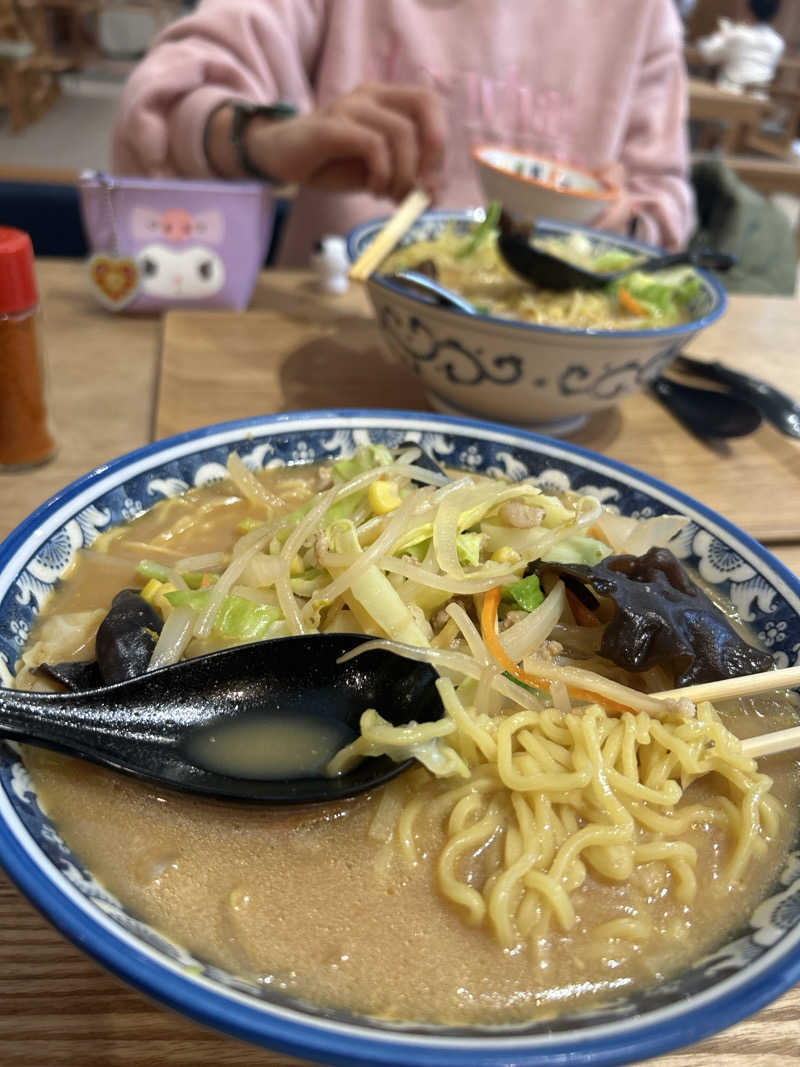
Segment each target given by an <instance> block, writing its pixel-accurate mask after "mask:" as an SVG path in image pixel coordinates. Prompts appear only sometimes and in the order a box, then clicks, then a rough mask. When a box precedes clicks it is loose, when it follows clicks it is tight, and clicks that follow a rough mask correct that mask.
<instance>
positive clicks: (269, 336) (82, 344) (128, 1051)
mask: <svg viewBox="0 0 800 1067" xmlns="http://www.w3.org/2000/svg"><path fill="white" fill-rule="evenodd" d="M38 271H39V281H40V285H41V288H42V290H43V300H44V305H45V308H46V312H47V331H46V341H47V344H48V351H49V364H50V371H51V374H50V385H51V390H50V400H51V410H52V412H53V417H54V423H55V427H56V433H57V436H58V441H59V453H58V456H57V457H56V459H55V460H54V461H53V462H52V463H50V464H48V465H47V466H44V467H41V468H39V469H37V470H34V471H30V472H27V473H25V474H24V475H0V536H4V535H5V534H7V533H8V532H9V531H10V530H11V529H12V528H13V527H14V526H15V525H16V524H17V523H18V522H19V521H20V520H21V519H22V518H23V517H24V516H25V515H27V514H28V513H29V512H30V511H31V510H32V509H33V508H34V507H35V506H36V505H37V504H39V503H40V502H41V501H43V500H44V499H45V498H46V497H47V496H49V495H50V494H51V493H52V492H54V491H56V490H57V489H58V488H60V487H61V486H63V485H64V484H65V483H66V482H68V481H69V480H71V479H72V478H75V477H77V476H79V475H80V474H82V473H84V472H85V471H86V470H89V469H90V468H92V467H94V466H96V465H98V464H99V463H102V462H105V461H106V460H108V459H110V458H112V457H113V456H116V455H118V454H120V453H122V452H124V451H127V450H128V449H130V448H134V447H137V446H138V445H141V444H144V443H145V442H146V441H147V440H148V439H149V438H150V436H151V433H155V434H156V435H158V436H161V435H162V434H163V433H169V432H173V431H174V430H177V429H183V428H185V427H186V425H187V422H186V420H189V421H188V425H196V424H197V422H196V421H193V420H197V419H199V420H200V421H202V422H211V421H219V420H221V419H225V418H230V417H238V416H243V415H247V414H260V413H264V412H265V411H267V410H270V409H269V408H268V407H267V406H266V404H267V401H268V400H269V399H270V398H272V400H273V402H274V403H281V404H284V405H286V408H285V409H286V410H288V409H290V408H294V409H297V408H303V407H314V406H334V405H351V404H365V403H370V404H373V403H374V404H375V405H376V406H384V407H390V406H391V407H402V406H408V407H421V406H422V405H423V403H424V400H423V397H422V394H421V392H420V389H419V383H418V382H417V381H416V380H415V379H414V378H412V377H411V376H410V375H407V374H406V373H405V372H404V371H402V369H401V368H398V367H394V366H392V365H391V364H387V362H386V357H385V356H384V355H383V354H382V350H381V348H380V346H379V344H378V343H377V341H376V340H375V335H374V332H373V330H372V327H371V325H370V322H369V318H368V313H367V309H366V304H365V302H364V297H363V293H362V292H361V291H359V290H351V292H350V293H348V294H347V296H346V297H345V298H343V299H342V300H338V301H337V298H321V297H320V296H319V295H318V294H316V293H315V292H314V290H313V288H312V287H311V286H310V284H309V283H308V280H307V278H305V277H304V276H302V275H290V274H286V273H276V274H270V275H269V276H265V277H264V278H263V279H262V281H261V283H260V285H259V289H258V291H257V293H256V298H255V301H254V306H255V307H256V308H257V309H259V310H260V311H278V312H279V313H280V315H279V318H278V319H275V318H273V317H272V316H268V317H259V316H250V315H247V316H245V315H240V316H231V317H228V316H224V319H225V320H227V321H228V328H227V331H223V332H222V333H220V332H219V331H218V330H216V329H215V328H211V327H210V326H209V324H208V323H205V322H204V323H203V324H202V328H201V326H200V323H199V320H196V322H195V325H192V323H191V322H188V321H184V322H181V323H177V325H178V326H180V329H178V331H177V333H176V323H175V320H174V319H170V320H169V321H168V323H167V328H166V330H165V333H164V350H163V355H164V356H165V359H164V362H163V364H162V367H161V375H160V378H159V376H158V362H159V361H158V338H159V325H158V323H157V322H156V321H155V320H152V319H133V318H127V317H126V318H121V317H116V318H115V317H112V316H110V315H107V314H106V313H105V312H102V311H100V310H98V309H97V308H96V307H95V305H93V304H92V303H91V300H90V298H89V296H88V295H85V294H84V287H83V277H82V272H81V270H80V266H79V265H78V264H74V263H59V262H57V261H45V262H42V263H40V264H39V265H38ZM731 304H732V306H731V309H730V313H729V315H728V316H727V321H728V322H729V324H730V330H729V331H725V332H722V333H721V332H720V330H721V327H722V323H720V326H719V328H717V327H715V328H714V330H713V331H712V330H709V331H708V332H707V334H705V335H703V336H702V337H701V338H700V339H699V340H698V342H697V343H696V345H695V346H694V351H695V352H696V354H698V355H708V356H721V357H723V358H725V360H726V361H727V362H730V363H736V364H737V365H739V364H741V365H742V366H747V367H748V368H749V369H751V370H752V371H756V372H758V373H762V374H764V375H765V376H766V375H771V376H776V377H777V376H780V378H781V379H783V375H784V374H785V373H787V372H788V374H789V377H790V379H791V381H792V382H793V383H795V384H793V385H792V387H793V388H794V391H795V392H796V393H797V394H800V381H798V379H797V377H794V378H792V377H791V375H792V374H794V375H795V376H796V375H797V370H796V368H794V367H793V366H792V365H791V364H792V357H793V355H794V352H795V350H796V345H797V341H796V338H797V336H798V326H800V305H796V304H792V303H791V302H789V301H773V300H764V301H762V300H760V299H758V298H736V300H734V301H732V302H731ZM184 319H187V317H186V316H184ZM298 319H301V320H307V321H306V322H305V323H304V324H303V325H302V326H300V325H298V322H297V321H296V320H298ZM234 320H235V322H234ZM291 320H294V321H291ZM219 321H220V322H222V321H223V318H220V319H219ZM723 321H725V320H723ZM277 323H280V330H277V331H276V329H275V327H276V324H277ZM187 339H191V341H192V344H193V345H194V352H195V358H194V360H192V359H188V358H187V351H186V347H185V343H186V341H187ZM176 353H177V355H176ZM331 365H334V366H335V367H336V368H337V369H338V370H339V371H340V373H339V374H338V375H337V376H336V377H335V378H334V380H333V382H331V378H330V375H329V369H330V367H331ZM783 385H784V387H785V388H789V385H788V384H787V381H786V379H783ZM203 396H205V400H203V399H202V398H203ZM364 396H368V397H370V399H369V400H366V399H358V398H359V397H364ZM350 397H353V399H349V398H350ZM372 398H374V399H372ZM640 399H641V398H640ZM642 402H643V403H645V401H644V400H642ZM271 410H276V408H275V407H273V408H272V409H271ZM644 412H645V414H641V415H640V414H639V412H638V411H637V410H635V409H634V406H633V405H631V407H630V411H629V410H628V405H624V406H623V409H622V411H621V412H620V414H619V421H618V422H617V423H613V422H612V423H611V424H610V425H606V426H605V427H604V426H602V425H601V426H599V427H589V428H587V430H585V431H584V433H586V434H589V435H590V436H591V435H594V438H595V441H596V442H598V443H595V445H594V446H593V447H599V448H601V449H602V450H603V451H607V452H608V453H609V454H612V455H620V458H625V459H628V460H629V461H630V462H634V463H635V464H636V465H637V466H640V467H643V466H647V464H648V463H650V464H655V463H661V464H663V465H664V469H669V470H677V469H678V468H679V466H680V465H682V464H683V465H685V464H686V463H687V462H689V461H691V462H692V463H698V462H700V461H701V460H702V459H704V455H703V453H702V452H700V453H699V452H697V451H695V450H694V447H695V443H694V442H692V444H691V447H690V446H689V445H687V444H686V443H685V442H681V441H680V440H679V438H678V437H676V436H674V435H673V432H672V431H673V428H672V427H667V426H665V425H664V424H663V423H662V424H661V426H662V429H661V431H660V432H659V433H655V432H654V430H653V427H652V426H651V425H650V423H651V420H652V419H655V418H656V416H657V415H658V414H659V409H657V408H656V406H655V405H654V404H653V405H651V407H650V408H648V407H645V408H644ZM637 427H638V428H639V429H641V430H644V431H646V432H647V435H648V436H646V437H644V438H642V439H640V440H639V441H638V443H634V444H631V443H630V442H629V440H628V437H629V435H630V434H632V433H636V432H638V431H637ZM604 435H605V436H604ZM603 441H608V444H609V447H608V448H605V447H604V446H603ZM587 443H588V442H587ZM659 444H662V445H664V452H665V454H661V455H659V456H654V455H652V454H650V453H649V452H648V451H647V450H648V449H655V448H656V447H657V446H658V445H659ZM745 446H748V449H747V450H748V452H749V453H750V457H751V458H750V461H749V465H748V467H747V469H748V471H749V472H750V473H749V474H748V475H747V479H745V477H744V476H743V474H742V469H743V468H742V462H743V460H742V455H741V454H740V452H739V449H740V448H745ZM615 449H616V450H617V451H615ZM797 452H798V449H797V446H796V445H794V444H793V443H787V442H785V441H783V440H782V439H778V438H777V435H775V434H773V433H772V432H771V431H766V430H762V431H760V432H759V434H758V435H756V436H755V437H753V438H750V439H748V440H746V441H742V442H737V443H736V449H735V450H733V451H731V453H729V454H728V455H724V454H723V455H718V454H714V455H713V456H712V457H710V458H709V459H708V461H707V463H705V464H701V466H703V468H704V470H706V473H705V474H704V475H703V477H704V478H705V479H706V482H705V488H704V489H703V491H704V492H708V493H713V490H714V486H715V485H716V484H717V483H718V482H719V483H720V486H721V487H720V488H719V496H720V499H722V501H723V502H722V504H721V505H717V504H712V506H715V507H716V506H719V507H720V510H722V511H723V512H725V513H726V514H728V515H729V516H732V512H731V507H734V508H736V507H738V505H739V503H740V498H741V497H745V496H747V495H748V494H752V493H753V492H757V491H761V493H762V495H761V496H760V498H759V499H760V500H761V501H762V507H763V508H764V509H765V511H767V512H769V514H768V515H766V516H759V515H758V514H756V513H755V509H751V513H749V519H750V526H749V528H750V529H751V530H755V529H761V530H763V531H764V533H763V537H764V538H765V540H768V541H769V542H770V544H771V547H772V549H773V551H775V552H776V554H777V555H778V557H779V558H780V559H782V560H783V561H784V562H785V563H786V564H787V565H788V566H789V567H790V568H791V569H792V570H794V571H795V572H796V573H800V521H798V515H799V514H800V504H798V497H800V494H798V493H797V491H796V490H797V475H798V474H799V473H800V468H798V466H797V462H798V460H797ZM776 455H777V457H778V459H777V463H776ZM730 468H735V471H734V473H733V474H732V475H728V474H727V473H726V471H727V470H729V469H730ZM683 470H684V473H685V472H686V468H685V466H684V467H683ZM715 471H716V476H715V475H714V472H715ZM737 471H738V476H737V474H736V472H737ZM654 473H656V472H655V471H654ZM776 473H782V475H783V478H782V479H781V480H780V482H779V483H776V482H775V481H774V480H773V479H774V478H775V477H776ZM663 476H664V477H666V475H663ZM667 480H669V481H672V482H673V483H677V484H681V485H684V484H685V480H686V479H685V478H683V479H682V478H680V477H671V478H668V479H667ZM777 484H779V485H780V491H778V490H777V488H776V485H777ZM702 488H703V487H702V486H701V489H702ZM770 488H771V489H772V492H771V493H769V492H768V490H769V489H770ZM697 495H700V494H697ZM784 495H785V496H790V497H791V500H783V499H782V497H783V496H784ZM725 497H727V505H728V506H726V500H725V499H724V498H725ZM770 498H771V500H770V505H769V506H768V505H767V503H766V501H767V500H769V499H770ZM703 499H706V500H707V502H708V503H711V500H710V499H709V498H708V496H707V495H704V496H703ZM745 525H746V524H745ZM770 531H772V532H771V533H770ZM648 1062H649V1063H650V1064H652V1065H653V1067H784V1065H787V1064H794V1063H798V1062H800V987H798V988H796V989H794V990H792V991H790V992H789V993H787V994H785V995H784V996H783V997H782V998H780V999H779V1000H778V1001H776V1002H775V1003H773V1004H771V1005H769V1006H767V1007H766V1008H764V1009H763V1010H761V1011H760V1012H759V1013H758V1014H756V1015H755V1016H753V1017H752V1018H750V1019H748V1020H745V1021H744V1022H742V1023H740V1024H739V1025H737V1026H735V1027H733V1028H732V1029H730V1030H728V1031H726V1032H725V1033H723V1034H720V1035H717V1036H716V1037H713V1038H710V1039H707V1040H706V1041H703V1042H700V1043H699V1044H697V1045H694V1046H692V1047H690V1048H688V1049H685V1050H683V1051H680V1052H675V1053H671V1054H668V1055H665V1056H662V1057H659V1058H657V1059H655V1060H650V1061H648ZM299 1063H300V1061H299V1060H295V1059H292V1058H291V1057H289V1056H286V1055H282V1054H279V1053H273V1052H269V1051H266V1050H259V1049H255V1048H251V1047H249V1046H247V1045H244V1044H242V1043H241V1042H238V1041H236V1040H234V1039H232V1038H228V1037H225V1036H222V1035H220V1034H217V1033H214V1032H212V1031H209V1030H207V1029H205V1028H203V1027H201V1026H199V1025H198V1024H196V1023H194V1022H192V1021H190V1020H188V1019H185V1018H183V1017H181V1016H178V1015H175V1014H173V1013H172V1012H170V1011H168V1010H167V1009H165V1008H163V1007H161V1006H159V1005H157V1004H155V1003H153V1002H151V1001H150V1000H148V999H146V998H145V997H143V996H142V995H141V994H139V993H138V992H135V991H134V990H132V989H129V988H127V987H126V986H124V985H122V984H121V983H120V982H118V981H117V980H116V979H115V978H113V977H111V976H110V975H108V974H107V973H106V972H105V971H103V970H102V969H101V968H100V967H99V966H98V965H97V964H96V963H95V962H93V961H92V960H91V959H89V958H88V957H87V956H84V955H83V954H82V953H81V952H80V951H79V950H78V949H77V948H75V947H74V946H73V945H71V944H70V943H69V942H67V941H66V940H64V938H63V937H62V936H61V935H60V934H59V933H58V932H57V931H56V930H55V929H54V928H53V927H51V926H50V925H49V923H47V922H46V921H45V920H44V919H43V918H42V917H41V916H40V915H39V914H38V912H37V911H35V910H34V908H33V907H32V906H31V905H30V904H29V903H28V902H27V901H26V900H25V899H24V898H23V897H22V896H21V895H20V894H19V892H18V891H17V890H16V889H15V888H14V887H13V886H12V885H11V884H10V883H9V882H8V881H7V880H6V879H5V877H4V876H2V875H0V1067H134V1065H135V1067H162V1065H163V1067H197V1065H206V1064H208V1065H215V1067H216V1065H219V1067H256V1065H258V1067H291V1065H292V1064H299Z"/></svg>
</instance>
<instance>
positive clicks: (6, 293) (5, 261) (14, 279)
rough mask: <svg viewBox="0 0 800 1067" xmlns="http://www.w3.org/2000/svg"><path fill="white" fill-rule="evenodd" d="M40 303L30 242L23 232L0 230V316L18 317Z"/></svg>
mask: <svg viewBox="0 0 800 1067" xmlns="http://www.w3.org/2000/svg"><path fill="white" fill-rule="evenodd" d="M38 303H39V290H38V289H37V287H36V275H35V273H34V269H33V245H32V243H31V239H30V237H29V236H28V234H27V233H25V231H24V230H15V229H14V228H13V227H11V226H0V315H14V314H19V312H21V311H27V310H28V309H29V308H32V307H34V306H35V305H36V304H38Z"/></svg>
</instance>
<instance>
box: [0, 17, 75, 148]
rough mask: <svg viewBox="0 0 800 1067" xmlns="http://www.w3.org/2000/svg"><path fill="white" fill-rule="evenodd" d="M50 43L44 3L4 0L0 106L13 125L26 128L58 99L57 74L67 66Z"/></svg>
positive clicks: (0, 25) (0, 34) (0, 22)
mask: <svg viewBox="0 0 800 1067" xmlns="http://www.w3.org/2000/svg"><path fill="white" fill-rule="evenodd" d="M68 66H69V63H68V62H65V61H64V60H61V59H59V58H58V57H57V56H56V55H55V54H54V53H53V50H52V48H51V46H50V40H49V33H48V28H47V20H46V13H45V11H44V8H43V6H42V5H41V4H39V3H36V2H32V3H31V2H29V3H23V2H22V0H0V106H2V107H5V108H6V109H7V110H8V114H9V119H10V122H11V128H12V130H14V131H18V130H21V129H23V128H24V127H25V126H27V125H28V123H29V122H33V121H34V120H35V119H37V118H38V117H39V116H40V115H41V114H43V113H44V112H45V111H46V110H47V109H48V108H49V107H51V106H52V104H53V103H54V102H55V101H56V99H57V98H58V79H57V77H56V75H57V74H58V73H59V72H60V71H62V70H65V69H67V68H68Z"/></svg>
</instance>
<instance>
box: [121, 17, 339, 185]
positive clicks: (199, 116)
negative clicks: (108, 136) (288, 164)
mask: <svg viewBox="0 0 800 1067" xmlns="http://www.w3.org/2000/svg"><path fill="white" fill-rule="evenodd" d="M325 3H326V0H304V2H302V3H297V2H294V0H203V2H202V3H201V4H200V6H199V7H198V9H197V11H196V12H195V13H194V14H192V15H189V16H187V17H186V18H182V19H179V20H178V21H177V22H175V23H173V24H172V25H171V26H169V27H168V28H167V29H166V30H165V31H164V32H163V33H162V34H161V35H160V36H159V37H158V38H157V40H156V41H155V43H154V45H153V47H152V48H151V50H150V51H149V53H148V54H147V56H146V57H145V58H144V59H143V60H142V62H141V63H140V64H139V66H138V67H137V68H136V69H135V70H134V72H133V74H132V75H131V77H130V79H129V80H128V82H127V84H126V86H125V89H124V91H123V94H122V98H121V100H120V106H119V110H118V112H117V118H116V124H115V128H114V135H113V149H112V156H113V167H114V171H115V173H117V174H144V175H150V176H153V177H159V176H165V175H180V176H183V177H205V176H208V175H210V173H211V172H210V170H209V167H208V163H207V161H206V159H205V156H204V153H203V130H204V128H205V123H206V119H207V117H208V115H209V113H210V112H211V110H212V108H214V107H215V105H216V104H218V103H221V102H222V101H223V100H225V99H227V98H229V97H232V96H236V97H241V98H244V99H248V100H254V101H257V102H259V103H269V102H270V101H273V100H275V99H279V98H281V99H288V100H291V101H292V102H293V103H294V104H296V105H297V106H298V107H300V108H301V109H303V110H309V109H310V108H311V107H312V106H313V90H312V87H311V84H310V79H309V74H308V72H309V71H310V70H312V69H313V66H314V63H315V59H316V54H317V51H318V48H319V44H320V40H321V37H322V32H323V25H324V16H325Z"/></svg>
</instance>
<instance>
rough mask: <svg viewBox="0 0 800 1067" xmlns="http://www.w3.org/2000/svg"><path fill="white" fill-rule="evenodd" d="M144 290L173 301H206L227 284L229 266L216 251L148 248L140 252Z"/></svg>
mask: <svg viewBox="0 0 800 1067" xmlns="http://www.w3.org/2000/svg"><path fill="white" fill-rule="evenodd" d="M136 263H137V264H138V267H139V277H140V286H141V290H142V292H144V293H147V294H148V295H149V296H158V297H162V298H166V299H172V300H202V299H204V298H206V297H209V296H214V294H215V293H218V292H219V291H220V289H221V288H222V287H223V285H224V284H225V265H224V263H223V262H222V260H221V259H220V257H219V256H218V255H217V253H216V252H215V251H214V250H213V249H212V248H204V247H203V246H202V245H199V246H195V247H194V248H181V249H176V248H170V247H169V246H167V245H162V244H151V245H145V247H144V248H141V249H140V250H139V251H138V252H137V253H136Z"/></svg>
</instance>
